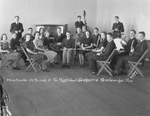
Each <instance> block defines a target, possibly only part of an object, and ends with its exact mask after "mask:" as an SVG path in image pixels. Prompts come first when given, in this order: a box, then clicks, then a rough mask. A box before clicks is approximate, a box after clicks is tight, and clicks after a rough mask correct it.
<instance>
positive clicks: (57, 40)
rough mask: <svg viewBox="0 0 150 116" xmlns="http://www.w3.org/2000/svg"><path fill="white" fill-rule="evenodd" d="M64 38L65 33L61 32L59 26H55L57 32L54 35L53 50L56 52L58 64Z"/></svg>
mask: <svg viewBox="0 0 150 116" xmlns="http://www.w3.org/2000/svg"><path fill="white" fill-rule="evenodd" d="M64 38H65V35H64V34H62V33H61V28H60V27H58V28H57V34H56V35H54V49H55V50H54V51H55V52H57V59H56V60H57V62H56V64H59V61H60V59H62V51H61V49H62V41H63V39H64Z"/></svg>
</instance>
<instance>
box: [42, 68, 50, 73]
mask: <svg viewBox="0 0 150 116" xmlns="http://www.w3.org/2000/svg"><path fill="white" fill-rule="evenodd" d="M42 71H43V72H50V70H48V69H47V68H46V69H42Z"/></svg>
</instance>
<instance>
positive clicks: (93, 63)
mask: <svg viewBox="0 0 150 116" xmlns="http://www.w3.org/2000/svg"><path fill="white" fill-rule="evenodd" d="M115 48H116V45H115V43H114V41H113V40H112V41H111V42H108V44H107V46H106V48H105V51H104V52H103V53H102V54H101V55H100V56H97V55H95V56H93V57H92V58H91V70H92V72H97V71H98V69H97V60H106V59H107V58H108V57H109V55H110V54H111V52H112V51H113V50H114V49H115Z"/></svg>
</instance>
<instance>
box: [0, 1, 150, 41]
mask: <svg viewBox="0 0 150 116" xmlns="http://www.w3.org/2000/svg"><path fill="white" fill-rule="evenodd" d="M149 6H150V0H0V35H1V34H2V33H7V34H8V35H9V38H10V35H11V34H10V32H9V28H10V24H11V23H12V22H13V21H14V16H15V15H19V16H20V17H21V18H20V21H21V22H22V23H23V25H24V28H25V31H27V28H28V27H30V26H31V27H34V25H35V24H68V25H69V30H71V31H72V32H73V33H74V32H75V30H74V22H75V21H76V16H77V15H83V10H86V11H87V23H88V25H90V26H91V27H95V26H98V27H99V28H100V30H106V31H110V30H111V28H112V24H113V21H114V16H115V15H118V16H119V17H120V21H122V22H123V23H124V26H125V31H126V34H128V32H129V30H130V29H136V30H137V31H140V30H143V31H145V32H146V35H147V39H150V32H149V29H150V24H149V22H150V7H149Z"/></svg>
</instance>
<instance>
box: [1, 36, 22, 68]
mask: <svg viewBox="0 0 150 116" xmlns="http://www.w3.org/2000/svg"><path fill="white" fill-rule="evenodd" d="M7 39H8V38H7V35H6V34H2V36H1V43H0V44H1V49H0V50H1V52H2V53H3V56H4V58H5V59H6V60H9V61H11V62H10V63H9V64H8V67H11V65H12V64H13V69H14V70H20V68H19V65H18V62H19V60H20V57H21V54H20V53H19V52H14V51H13V50H11V49H10V47H9V43H8V42H7Z"/></svg>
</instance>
